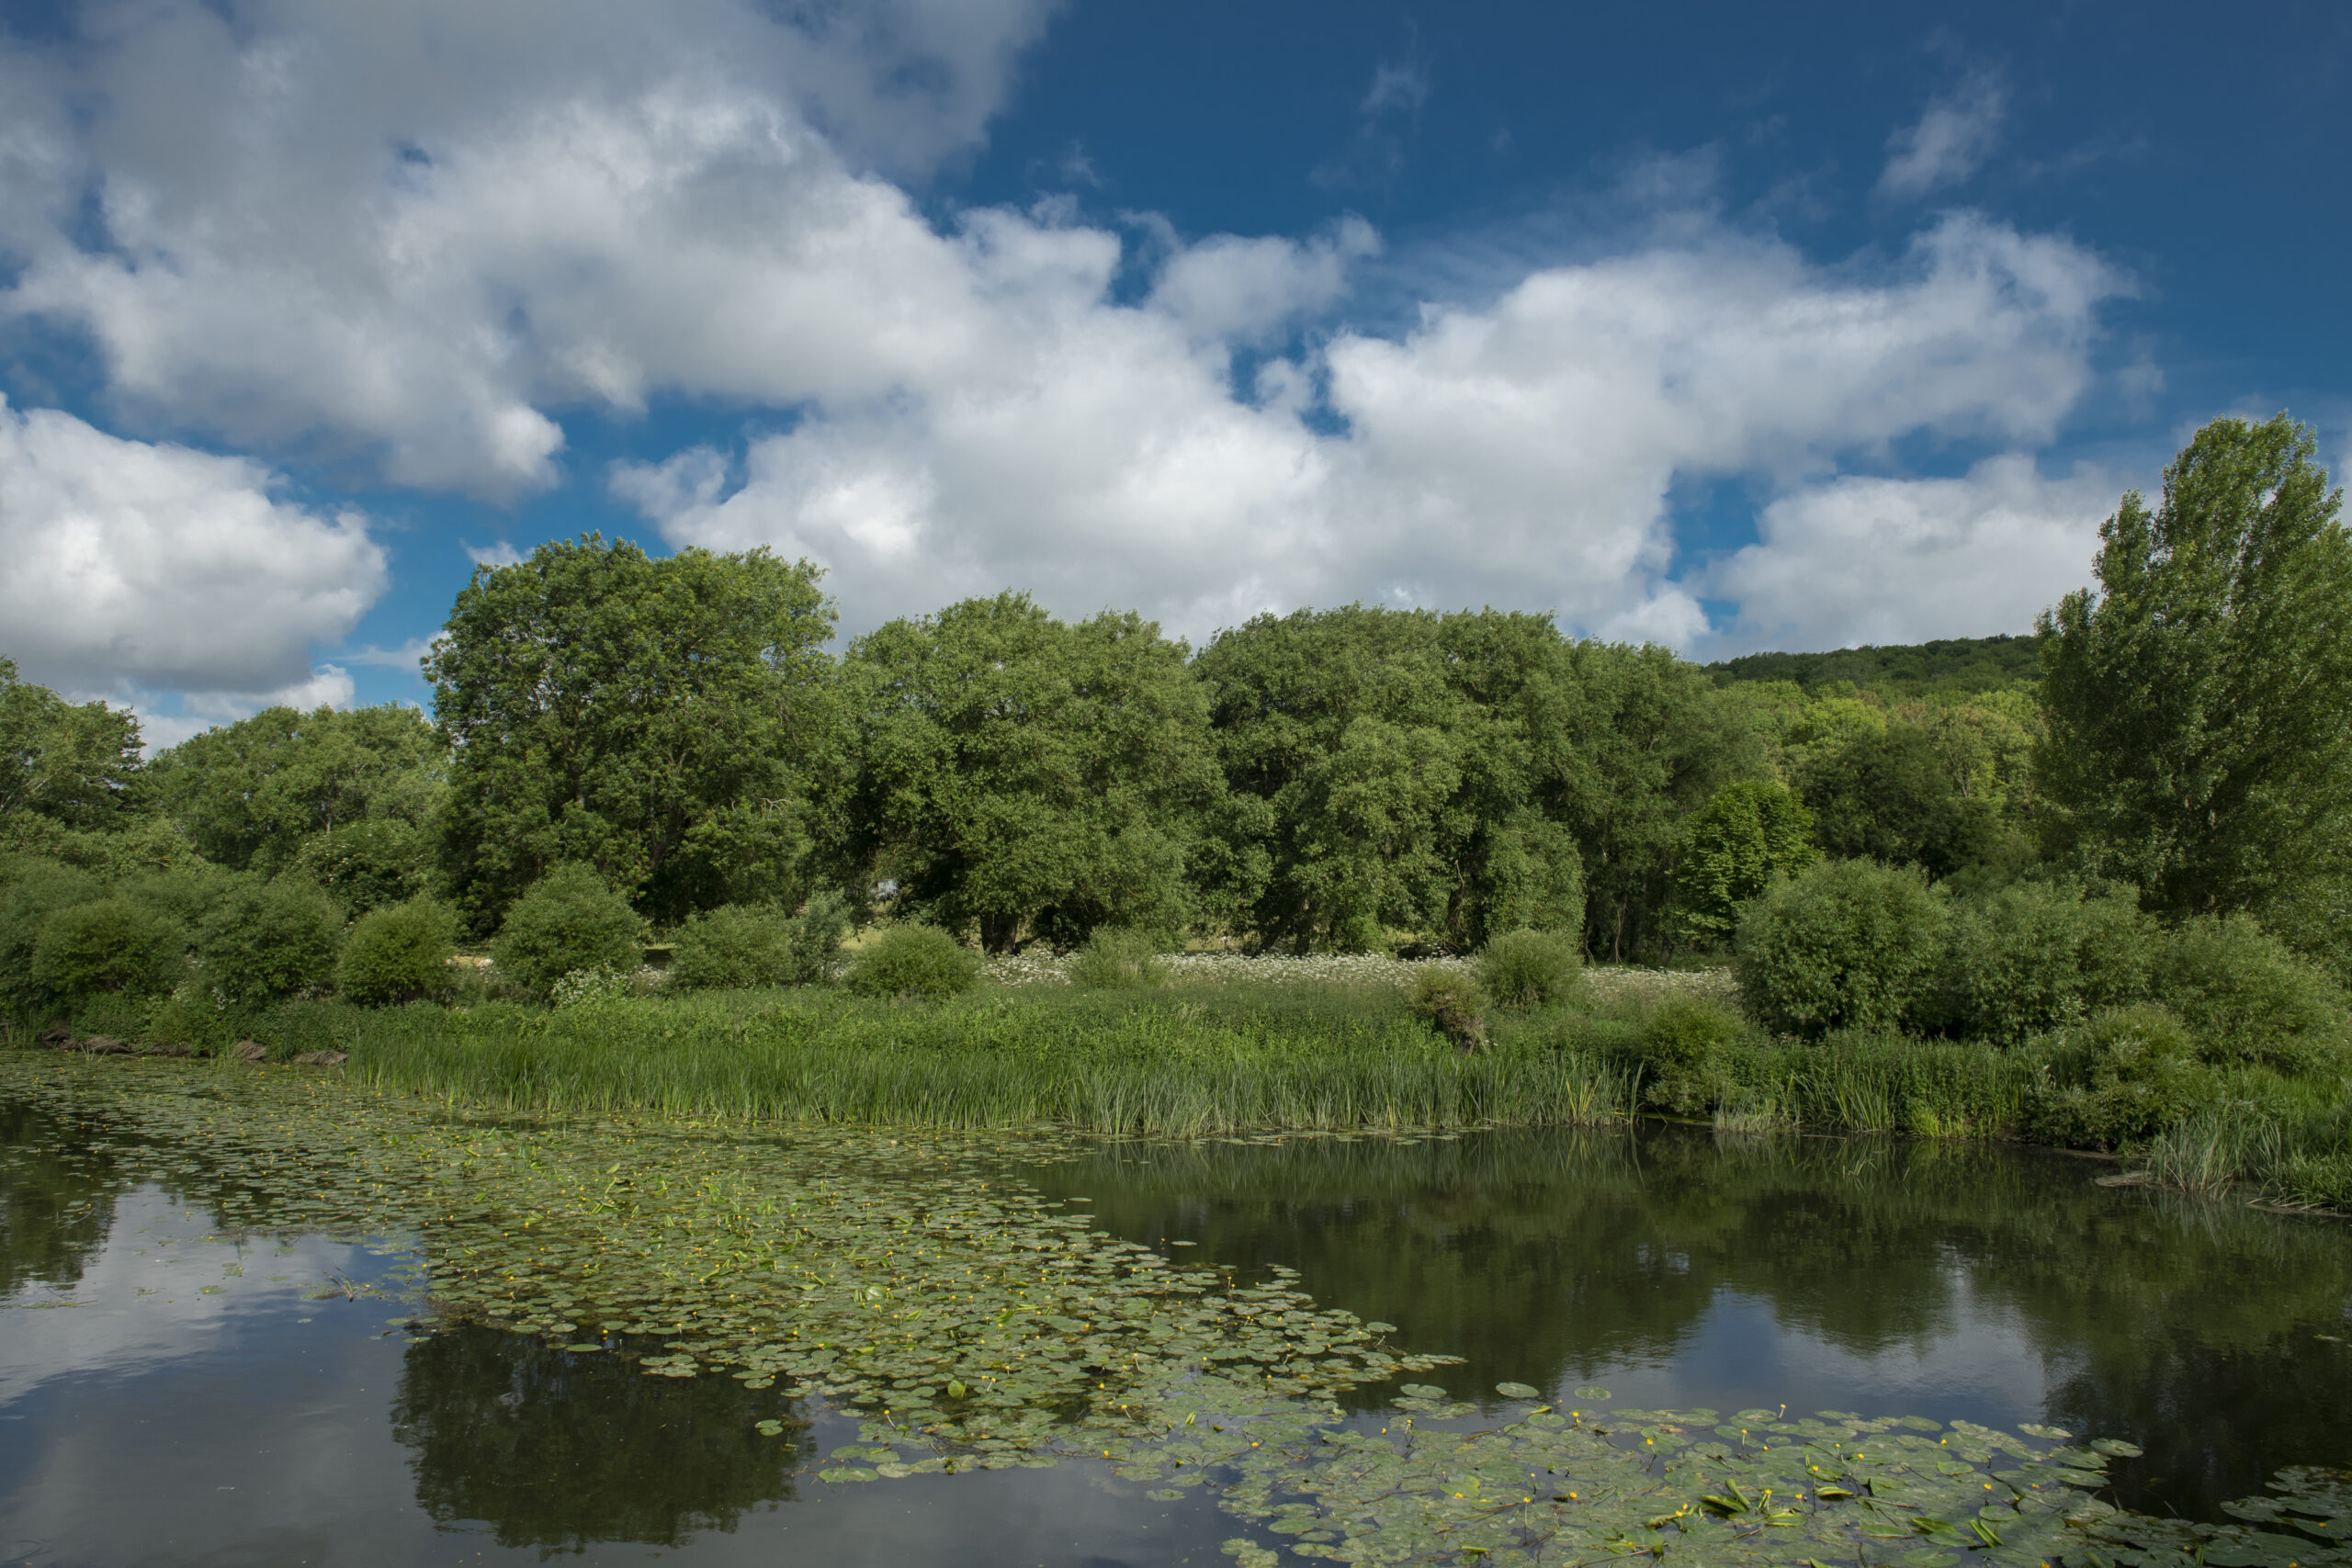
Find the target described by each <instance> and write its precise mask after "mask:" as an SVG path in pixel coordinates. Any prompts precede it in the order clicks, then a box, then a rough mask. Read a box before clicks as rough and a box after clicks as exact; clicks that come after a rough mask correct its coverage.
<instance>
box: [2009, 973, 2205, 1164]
mask: <svg viewBox="0 0 2352 1568" xmlns="http://www.w3.org/2000/svg"><path fill="white" fill-rule="evenodd" d="M2066 1045H2067V1048H2066V1051H2065V1053H2064V1055H2063V1056H2062V1057H2061V1059H2060V1060H2059V1061H2058V1062H2057V1064H2056V1067H2057V1071H2058V1073H2059V1075H2060V1078H2061V1082H2060V1084H2059V1087H2058V1088H2057V1089H2055V1090H2054V1091H2052V1093H2051V1094H2050V1095H2048V1096H2047V1097H2046V1099H2045V1100H2044V1102H2043V1104H2042V1106H2041V1110H2040V1112H2039V1115H2038V1117H2037V1126H2036V1132H2037V1134H2038V1135H2039V1136H2041V1137H2042V1138H2044V1139H2046V1140H2048V1141H2050V1142H2052V1143H2058V1144H2064V1145H2075V1146H2085V1147H2093V1148H2114V1147H2117V1146H2119V1145H2123V1144H2127V1143H2136V1142H2138V1141H2140V1140H2142V1139H2144V1138H2146V1137H2148V1136H2149V1135H2150V1134H2154V1133H2155V1132H2156V1131H2157V1130H2158V1129H2159V1128H2161V1127H2163V1126H2165V1124H2167V1123H2168V1122H2177V1121H2178V1120H2180V1119H2181V1118H2182V1117H2184V1116H2186V1115H2188V1113H2189V1112H2190V1111H2193V1110H2195V1109H2196V1108H2197V1107H2198V1106H2199V1104H2202V1103H2205V1102H2208V1101H2210V1100H2212V1098H2213V1096H2214V1085H2213V1081H2212V1077H2211V1073H2210V1072H2209V1071H2208V1070H2207V1069H2206V1068H2205V1067H2204V1066H2202V1065H2201V1064H2200V1063H2199V1061H2198V1059H2197V1045H2196V1042H2195V1041H2194V1040H2192V1039H2191V1038H2190V1037H2189V1032H2188V1027H2187V1026H2186V1025H2185V1024H2183V1023H2182V1022H2181V1021H2180V1019H2179V1018H2178V1017H2177V1016H2176V1015H2175V1014H2174V1013H2172V1012H2171V1011H2170V1010H2167V1009H2165V1008H2163V1007H2160V1006H2157V1005H2156V1004H2154V1003H2152V1002H2139V1003H2135V1004H2133V1005H2132V1006H2131V1007H2124V1008H2109V1009H2108V1010H2105V1011H2103V1012H2100V1013H2098V1014H2097V1015H2095V1016H2094V1017H2093V1018H2092V1019H2091V1020H2090V1021H2089V1022H2088V1023H2086V1024H2085V1025H2083V1026H2082V1027H2081V1028H2080V1029H2078V1030H2076V1031H2075V1032H2072V1034H2071V1035H2070V1037H2069V1039H2068V1041H2067V1043H2066Z"/></svg>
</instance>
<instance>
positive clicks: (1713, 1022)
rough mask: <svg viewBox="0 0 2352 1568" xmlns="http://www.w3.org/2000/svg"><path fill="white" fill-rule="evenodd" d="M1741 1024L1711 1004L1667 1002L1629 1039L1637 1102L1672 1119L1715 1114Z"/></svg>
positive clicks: (1696, 1000)
mask: <svg viewBox="0 0 2352 1568" xmlns="http://www.w3.org/2000/svg"><path fill="white" fill-rule="evenodd" d="M1741 1028H1742V1024H1741V1022H1740V1021H1739V1020H1738V1019H1737V1018H1736V1017H1735V1016H1733V1014H1732V1013H1730V1012H1729V1011H1727V1010H1724V1008H1721V1007H1718V1006H1717V1005H1715V1004H1714V1003H1713V1002H1709V1001H1702V1000H1701V999H1700V998H1696V997H1668V998H1666V999H1665V1000H1664V1001H1662V1002H1660V1003H1658V1005H1657V1008H1656V1009H1655V1010H1652V1011H1651V1013H1650V1015H1649V1017H1647V1018H1646V1019H1644V1020H1643V1021H1642V1024H1641V1027H1640V1029H1639V1031H1638V1032H1636V1033H1635V1034H1634V1051H1635V1052H1636V1054H1638V1055H1639V1056H1640V1058H1641V1063H1642V1099H1643V1100H1644V1101H1645V1103H1647V1104H1650V1105H1654V1106H1657V1108H1658V1109H1660V1110H1662V1111H1672V1112H1673V1113H1674V1114H1675V1115H1677V1116H1701V1115H1704V1114H1705V1113H1706V1112H1708V1111H1712V1110H1713V1109H1714V1107H1715V1105H1716V1102H1717V1101H1719V1100H1722V1099H1723V1097H1724V1090H1725V1089H1728V1088H1729V1087H1730V1085H1731V1071H1730V1059H1731V1047H1732V1043H1733V1042H1734V1041H1736V1040H1737V1039H1738V1038H1739V1033H1740V1030H1741Z"/></svg>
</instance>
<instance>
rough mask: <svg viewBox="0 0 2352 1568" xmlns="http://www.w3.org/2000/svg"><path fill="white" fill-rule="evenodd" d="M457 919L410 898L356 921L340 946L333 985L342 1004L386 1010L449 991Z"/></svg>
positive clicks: (445, 910) (433, 905)
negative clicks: (341, 995) (450, 962)
mask: <svg viewBox="0 0 2352 1568" xmlns="http://www.w3.org/2000/svg"><path fill="white" fill-rule="evenodd" d="M457 941H458V917H457V913H456V911H455V910H452V909H451V908H448V906H447V905H445V904H439V903H435V901H434V900H432V899H430V898H424V897H417V898H411V899H408V900H406V901H405V902H402V903H399V904H388V905H384V906H382V907H381V908H374V909H370V910H369V911H368V913H366V914H364V915H362V916H360V917H359V919H357V921H356V922H355V923H354V924H353V926H352V928H351V934H350V936H348V937H347V938H345V941H344V944H343V963H342V965H341V967H340V968H339V969H338V970H337V971H336V976H335V977H336V983H337V984H338V985H339V986H340V987H341V988H342V991H343V995H344V997H345V999H346V1000H349V1001H353V1002H356V1003H358V1004H359V1005H360V1006H362V1007H390V1006H394V1005H397V1004H399V1003H401V1002H413V1001H418V1000H422V999H423V998H427V997H434V996H438V995H441V994H442V993H443V992H445V991H447V989H448V988H449V984H450V974H449V959H450V955H451V954H452V953H455V952H456V951H457Z"/></svg>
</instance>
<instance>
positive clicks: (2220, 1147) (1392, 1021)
mask: <svg viewBox="0 0 2352 1568" xmlns="http://www.w3.org/2000/svg"><path fill="white" fill-rule="evenodd" d="M1267 963H1268V961H1263V960H1259V961H1249V962H1245V961H1239V960H1219V961H1216V962H1215V963H1214V964H1204V965H1201V966H1200V968H1201V972H1200V973H1198V974H1191V973H1187V974H1181V975H1179V976H1177V977H1176V978H1175V980H1174V982H1173V983H1172V984H1170V985H1168V986H1166V987H1160V988H1156V989H1134V990H1088V989H1083V988H1080V987H1074V986H1071V985H1068V984H1061V983H1054V982H1055V981H1057V980H1058V979H1059V978H1060V976H1052V977H1050V978H1047V977H1044V976H1028V977H1024V979H1023V980H1022V981H1016V982H1014V983H1011V984H1006V983H996V984H989V985H984V986H982V987H978V989H976V990H974V991H971V992H969V993H967V994H966V995H964V996H962V997H958V998H953V999H950V1000H946V1001H941V1002H933V1003H914V1002H900V1001H884V1000H872V999H865V998H857V997H854V996H851V995H849V994H847V993H846V992H844V991H842V990H840V989H837V988H831V987H799V988H793V989H780V990H762V991H704V992H694V993H685V994H677V995H668V994H661V993H658V992H657V993H655V994H651V995H638V996H614V997H608V998H604V999H599V1000H595V1001H593V1002H589V1003H584V1004H582V1005H578V1006H572V1007H566V1008H560V1009H552V1010H550V1009H548V1008H544V1007H539V1006H536V1005H532V1004H527V1003H522V1002H515V1001H511V1000H487V1001H478V1002H476V1003H474V1004H473V1005H469V1006H435V1005H430V1004H418V1005H415V1006H411V1007H407V1008H399V1009H381V1010H378V1009H362V1008H357V1007H351V1006H346V1005H343V1004H338V1003H328V1002H293V1003H287V1004H283V1005H281V1006H278V1007H277V1008H273V1009H269V1010H265V1011H261V1012H256V1013H251V1014H233V1015H232V1014H225V1013H224V1014H219V1015H216V1016H210V1017H209V1018H207V1019H205V1020H203V1021H202V1027H201V1028H199V1029H194V1030H191V1029H190V1028H189V1027H188V1024H189V1020H190V1013H189V1010H187V1009H164V1010H159V1011H156V1012H154V1013H153V1015H152V1017H148V1018H144V1019H142V1018H141V1017H139V1016H136V1015H130V1014H124V1015H123V1016H119V1017H115V1016H107V1017H102V1018H93V1019H91V1020H87V1021H84V1022H85V1027H84V1029H83V1030H82V1031H81V1032H82V1033H83V1034H85V1036H86V1035H87V1034H89V1033H91V1032H100V1031H102V1032H105V1033H106V1034H107V1035H110V1036H113V1037H115V1038H118V1039H120V1040H123V1041H125V1042H127V1043H133V1044H139V1043H145V1044H149V1045H166V1046H170V1047H171V1048H175V1049H187V1050H189V1051H191V1052H192V1053H193V1054H197V1055H220V1054H222V1053H223V1052H224V1051H225V1050H226V1048H227V1047H228V1046H230V1045H231V1044H232V1043H235V1042H236V1041H238V1040H240V1039H247V1038H250V1039H252V1040H255V1041H258V1042H260V1043H262V1044H263V1045H264V1046H266V1047H267V1051H268V1055H269V1056H270V1057H271V1058H272V1059H275V1060H277V1061H281V1062H282V1061H288V1060H293V1059H296V1058H300V1057H304V1056H309V1055H312V1054H314V1053H318V1052H322V1051H332V1052H341V1053H346V1054H347V1055H348V1057H349V1060H348V1063H347V1065H346V1066H345V1071H346V1072H347V1073H348V1074H349V1075H350V1076H351V1077H354V1078H356V1079H357V1080H358V1081H360V1082H363V1083H366V1084H368V1085H369V1086H371V1087H373V1088H376V1089H380V1090H383V1091H385V1092H387V1093H392V1094H399V1095H413V1096H421V1097H424V1098H427V1099H432V1100H445V1101H449V1102H453V1103H463V1104H469V1105H476V1106H483V1107H490V1108H493V1109H498V1110H503V1111H555V1112H561V1113H590V1114H596V1113H605V1112H614V1111H628V1110H648V1111H661V1112H665V1113H670V1114H675V1115H684V1116H708V1117H725V1118H730V1119H742V1120H753V1121H760V1120H767V1121H784V1122H874V1123H892V1124H899V1125H905V1126H928V1127H944V1128H975V1127H987V1126H1004V1125H1013V1124H1023V1123H1036V1122H1051V1123H1055V1124H1058V1125H1061V1126H1064V1127H1068V1128H1071V1129H1073V1130H1078V1131H1083V1132H1089V1133H1105V1134H1148V1135H1157V1136H1175V1137H1184V1136H1198V1135H1203V1134H1226V1133H1235V1132H1241V1131H1248V1130H1263V1129H1299V1130H1317V1131H1370V1132H1383V1131H1404V1130H1413V1129H1459V1128H1468V1127H1476V1126H1521V1127H1526V1126H1572V1125H1592V1124H1598V1123H1602V1122H1611V1121H1616V1120H1621V1119H1623V1118H1625V1117H1628V1116H1632V1115H1636V1114H1642V1113H1645V1112H1646V1113H1664V1114H1677V1115H1680V1116H1683V1117H1685V1118H1688V1119H1694V1120H1698V1121H1701V1122H1712V1123H1713V1125H1715V1126H1716V1127H1717V1128H1719V1129H1721V1130H1724V1131H1726V1132H1754V1131H1764V1130H1770V1129H1777V1128H1790V1127H1804V1128H1812V1129H1817V1130H1823V1131H1849V1132H1894V1133H1902V1134H1914V1135H1921V1136H1931V1137H1977V1138H2010V1139H2022V1140H2027V1141H2031V1142H2037V1143H2049V1144H2058V1145H2073V1146H2078V1147H2098V1148H2108V1149H2117V1150H2120V1151H2122V1152H2124V1153H2126V1154H2127V1155H2129V1156H2131V1160H2132V1165H2133V1167H2134V1168H2144V1169H2146V1170H2147V1171H2148V1172H2149V1173H2150V1175H2151V1178H2152V1179H2157V1180H2161V1181H2163V1182H2165V1183H2166V1184H2168V1185H2177V1186H2184V1187H2190V1188H2200V1189H2211V1188H2215V1187H2219V1186H2223V1185H2227V1184H2230V1183H2251V1184H2252V1185H2254V1186H2255V1187H2256V1188H2257V1189H2258V1190H2260V1191H2261V1192H2262V1193H2264V1194H2265V1195H2266V1196H2267V1197H2269V1198H2272V1199H2274V1200H2276V1201H2283V1202H2289V1203H2295V1204H2303V1205H2314V1206H2324V1207H2328V1208H2335V1209H2352V1102H2347V1096H2346V1085H2345V1082H2344V1080H2343V1078H2342V1077H2341V1076H2340V1075H2338V1074H2335V1073H2334V1072H2333V1071H2312V1072H2305V1073H2302V1074H2301V1075H2290V1074H2285V1073H2281V1072H2279V1071H2276V1070H2273V1069H2271V1068H2268V1067H2265V1066H2257V1065H2240V1066H2232V1067H2227V1068H2212V1069H2210V1070H2208V1069H2200V1070H2199V1075H2200V1076H2197V1077H2194V1078H2192V1079H2184V1080H2182V1081H2183V1083H2185V1084H2187V1085H2188V1098H2186V1099H2180V1098H2176V1099H2175V1100H2168V1101H2165V1102H2164V1103H2163V1104H2161V1105H2157V1104H2154V1103H2153V1102H2151V1103H2149V1104H2147V1105H2142V1104H2141V1103H2140V1101H2139V1100H2135V1099H2133V1098H2132V1097H2134V1096H2141V1095H2143V1094H2144V1093H2147V1092H2152V1091H2150V1090H2148V1089H2147V1087H2146V1086H2145V1085H2141V1084H2136V1083H2127V1084H2121V1085H2113V1084H2110V1085H2107V1086H2105V1087H2102V1086H2101V1083H2100V1081H2099V1079H2098V1073H2099V1072H2100V1071H2101V1070H2102V1069H2101V1068H2100V1066H2099V1064H2100V1062H2101V1061H2102V1060H2104V1059H2105V1058H2100V1057H2098V1056H2097V1055H2094V1054H2090V1053H2087V1052H2086V1048H2085V1047H2084V1045H2083V1044H2082V1043H2081V1042H2080V1041H2078V1040H2076V1039H2075V1038H2073V1037H2072V1036H2070V1035H2069V1034H2067V1033H2066V1032H2059V1033H2056V1034H2052V1035H2046V1036H2041V1037H2037V1038H2036V1039H2033V1040H2030V1041H2028V1042H2026V1043H2023V1044H2020V1045H2017V1046H2013V1047H2009V1048H2007V1049H2002V1048H1996V1047H1994V1046H1990V1045H1985V1044H1981V1043H1970V1042H1956V1041H1939V1040H1921V1039H1917V1038H1911V1037H1906V1036H1903V1035H1899V1034H1893V1033H1871V1032H1846V1033H1840V1034H1834V1035H1832V1036H1830V1037H1829V1038H1827V1039H1826V1040H1821V1041H1816V1042H1799V1041H1795V1040H1791V1039H1785V1038H1774V1037H1772V1036H1770V1035H1767V1034H1765V1033H1763V1032H1761V1031H1758V1030H1756V1029H1754V1028H1752V1027H1741V1026H1739V1025H1737V1023H1736V1020H1732V1019H1731V1018H1730V1015H1729V1014H1728V1013H1727V1012H1726V1011H1725V1010H1724V1009H1725V1004H1726V1003H1727V1001H1728V987H1727V986H1726V984H1725V982H1724V978H1723V977H1722V976H1720V975H1661V974H1657V973H1652V972H1642V971H1611V970H1600V971H1595V972H1592V973H1590V974H1589V975H1588V976H1587V977H1586V979H1585V981H1584V982H1583V984H1582V986H1581V987H1580V993H1579V995H1578V996H1577V999H1576V1001H1575V1002H1574V1003H1573V1005H1569V1006H1560V1007H1552V1008H1545V1009H1538V1010H1529V1011H1522V1012H1500V1013H1498V1014H1496V1015H1495V1016H1494V1018H1493V1020H1492V1022H1493V1031H1492V1043H1491V1045H1490V1047H1489V1049H1487V1050H1486V1051H1484V1052H1481V1053H1479V1054H1478V1055H1472V1056H1467V1057H1465V1056H1462V1055H1458V1054H1456V1053H1455V1052H1454V1051H1453V1050H1452V1049H1451V1048H1449V1047H1448V1046H1447V1045H1446V1044H1445V1043H1444V1042H1443V1041H1442V1039H1440V1038H1439V1036H1438V1035H1437V1034H1436V1033H1435V1032H1434V1031H1433V1030H1432V1029H1431V1028H1430V1025H1429V1024H1428V1023H1427V1022H1425V1021H1423V1020H1421V1019H1420V1018H1419V1017H1417V1016H1415V1015H1414V1013H1413V1012H1412V1011H1411V1010H1410V1008H1409V1007H1408V1004H1407V1000H1406V993H1405V990H1404V988H1403V987H1402V986H1401V985H1399V984H1398V983H1397V980H1396V978H1395V977H1393V976H1388V975H1387V974H1386V973H1385V972H1384V973H1382V974H1381V975H1379V976H1346V977H1345V978H1344V980H1343V979H1341V978H1336V977H1334V976H1329V975H1317V974H1307V973H1301V974H1296V975H1293V974H1289V973H1287V972H1286V971H1285V972H1284V973H1283V975H1282V976H1280V977H1279V978H1274V977H1272V976H1271V974H1269V977H1268V978H1265V979H1255V978H1252V977H1251V976H1252V974H1253V965H1254V966H1255V968H1256V970H1257V971H1258V972H1265V970H1264V966H1265V965H1266V964H1267ZM1400 967H1401V966H1400ZM1041 981H1042V983H1040V982H1041ZM1350 982H1351V983H1350ZM1694 1007H1696V1008H1700V1009H1702V1010H1708V1011H1710V1012H1711V1013H1712V1014H1713V1016H1715V1017H1717V1018H1718V1019H1720V1020H1723V1021H1726V1026H1727V1027H1728V1028H1729V1029H1730V1030H1731V1031H1732V1032H1730V1033H1728V1034H1726V1035H1725V1037H1724V1038H1723V1039H1721V1040H1720V1041H1718V1042H1717V1043H1715V1044H1714V1045H1713V1047H1711V1050H1710V1054H1709V1055H1706V1057H1705V1059H1704V1060H1703V1061H1696V1060H1695V1059H1692V1058H1690V1057H1688V1055H1685V1056H1683V1057H1680V1058H1678V1057H1677V1056H1676V1055H1675V1052H1674V1049H1673V1048H1672V1042H1671V1041H1670V1040H1669V1041H1667V1042H1666V1043H1661V1033H1660V1030H1659V1028H1658V1022H1659V1021H1660V1020H1661V1019H1662V1018H1664V1017H1666V1016H1667V1015H1668V1013H1669V1012H1671V1010H1674V1009H1676V1008H1680V1009H1683V1010H1685V1011H1688V1010H1691V1009H1692V1008H1694ZM11 1038H12V1040H13V1041H14V1043H18V1044H27V1043H32V1040H31V1037H30V1036H29V1035H28V1033H27V1032H24V1031H22V1030H19V1031H17V1032H16V1033H15V1034H13V1035H12V1036H11ZM2176 1087H2177V1086H2176ZM2119 1097H2120V1100H2119ZM2119 1108H2120V1111H2122V1112H2124V1113H2126V1116H2125V1120H2124V1121H2123V1122H2118V1121H2116V1119H2115V1118H2116V1116H2117V1114H2118V1111H2119ZM2094 1111H2096V1112H2097V1113H2098V1115H2097V1116H2095V1115H2093V1114H2092V1112H2094ZM2132 1113H2138V1114H2140V1121H2139V1122H2138V1123H2136V1124H2133V1123H2131V1122H2130V1120H2129V1117H2130V1114H2132ZM2098 1116H2104V1117H2106V1118H2107V1120H2106V1121H2104V1122H2101V1121H2099V1120H2098ZM2119 1125H2128V1126H2134V1127H2135V1130H2132V1131H2129V1132H2126V1133H2122V1134H2118V1133H2116V1132H2115V1131H2114V1128H2115V1127H2117V1126H2119Z"/></svg>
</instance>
